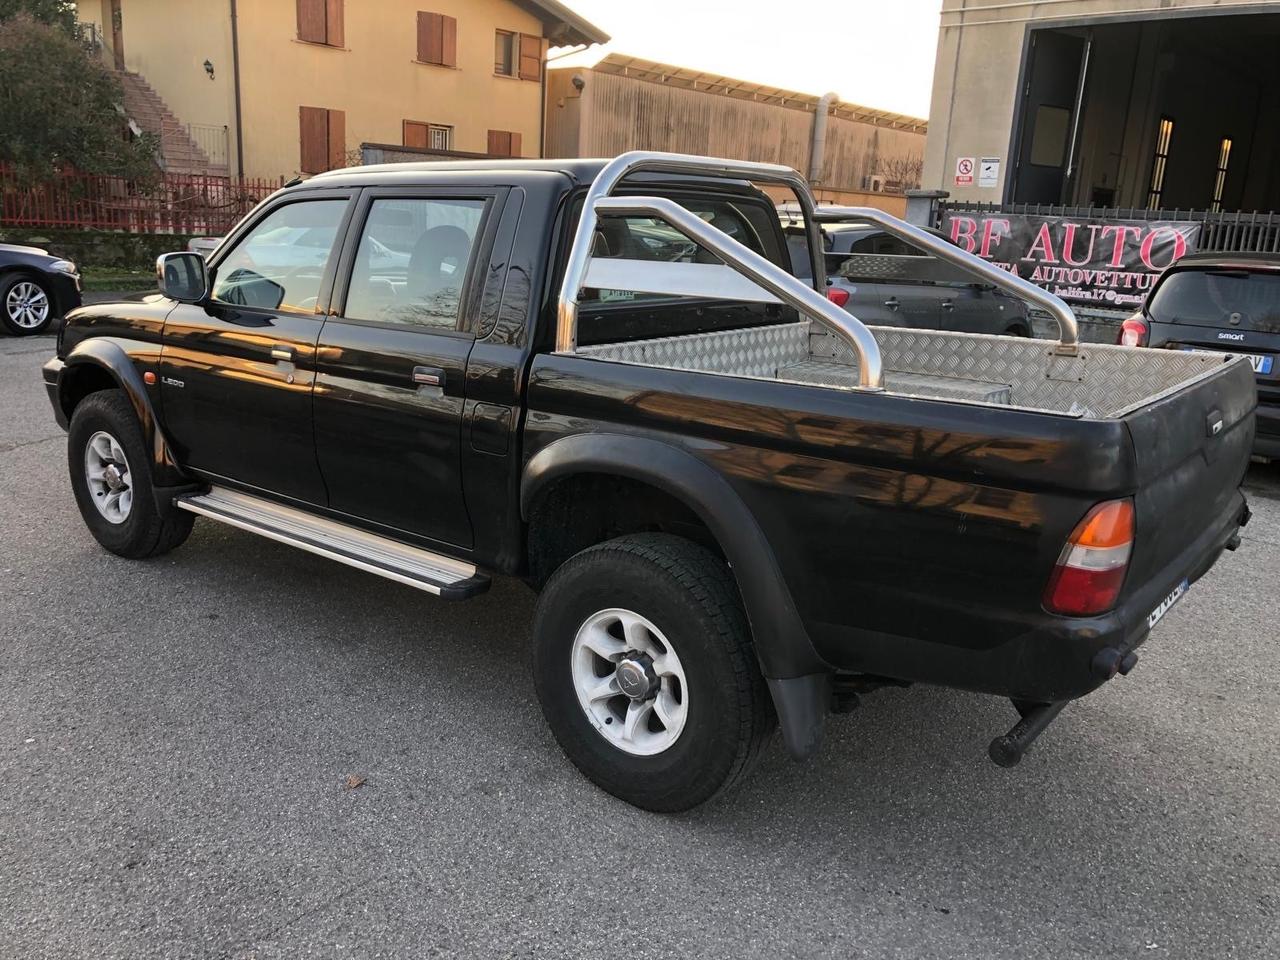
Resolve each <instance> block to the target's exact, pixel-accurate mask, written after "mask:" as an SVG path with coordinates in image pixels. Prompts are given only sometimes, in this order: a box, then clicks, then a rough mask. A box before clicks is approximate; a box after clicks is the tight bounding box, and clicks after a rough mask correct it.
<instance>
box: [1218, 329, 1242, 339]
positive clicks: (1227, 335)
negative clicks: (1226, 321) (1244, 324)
mask: <svg viewBox="0 0 1280 960" xmlns="http://www.w3.org/2000/svg"><path fill="white" fill-rule="evenodd" d="M1218 339H1219V340H1243V339H1244V334H1243V333H1232V332H1231V331H1230V330H1224V331H1222V333H1220V334H1218Z"/></svg>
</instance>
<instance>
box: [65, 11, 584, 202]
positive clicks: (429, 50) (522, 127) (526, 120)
mask: <svg viewBox="0 0 1280 960" xmlns="http://www.w3.org/2000/svg"><path fill="white" fill-rule="evenodd" d="M424 7H429V8H430V9H423V8H424ZM77 12H78V17H79V19H80V21H81V22H82V23H86V24H92V25H93V28H92V29H94V32H96V33H97V35H98V36H99V37H100V38H101V42H102V47H103V56H104V57H105V59H106V60H107V62H108V63H109V64H110V65H112V66H114V67H115V68H116V69H117V70H119V71H121V72H122V74H123V77H122V79H123V81H124V85H125V108H126V111H127V112H128V113H129V115H130V118H131V119H132V120H133V121H134V122H135V123H136V124H137V125H138V126H139V127H140V128H142V129H144V130H149V131H151V132H153V133H157V134H159V135H161V139H162V155H163V159H164V163H165V166H166V167H167V168H168V169H170V170H173V171H174V172H199V173H211V174H231V175H243V176H248V177H273V178H274V177H281V176H293V175H294V174H299V173H301V174H308V173H319V172H320V171H322V170H327V169H330V168H332V167H337V166H343V165H345V164H346V163H347V162H348V161H349V160H350V159H351V158H353V157H355V156H356V155H358V152H359V149H360V145H361V144H362V143H365V142H373V143H382V144H403V145H407V146H410V147H418V148H425V149H430V150H437V151H442V152H458V153H475V154H491V155H492V154H496V155H501V156H529V157H533V156H538V155H539V153H540V151H539V144H540V143H541V141H542V123H543V102H544V100H543V87H544V83H545V71H544V64H545V58H546V50H547V47H548V45H569V44H575V45H576V44H591V43H603V42H605V41H607V40H608V39H609V38H608V36H607V35H606V34H604V33H602V32H601V31H600V30H599V29H597V28H596V27H594V26H592V25H591V24H590V23H588V22H587V21H585V20H583V19H582V18H581V17H579V16H577V15H576V14H574V13H573V12H572V11H571V10H569V9H568V8H566V7H565V6H563V5H562V4H560V3H558V2H556V0H80V2H79V4H78V8H77Z"/></svg>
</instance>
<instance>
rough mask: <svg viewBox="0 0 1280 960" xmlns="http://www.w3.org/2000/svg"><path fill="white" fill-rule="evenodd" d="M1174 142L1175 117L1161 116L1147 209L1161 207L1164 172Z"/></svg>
mask: <svg viewBox="0 0 1280 960" xmlns="http://www.w3.org/2000/svg"><path fill="white" fill-rule="evenodd" d="M1172 142H1173V118H1172V117H1161V118H1160V126H1159V127H1158V128H1157V130H1156V154H1155V157H1154V158H1153V159H1152V161H1151V189H1150V190H1149V191H1147V209H1148V210H1158V209H1159V208H1160V196H1161V194H1163V193H1164V174H1165V169H1166V168H1167V167H1168V165H1169V145H1170V144H1171V143H1172Z"/></svg>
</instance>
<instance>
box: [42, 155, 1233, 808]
mask: <svg viewBox="0 0 1280 960" xmlns="http://www.w3.org/2000/svg"><path fill="white" fill-rule="evenodd" d="M758 183H765V184H772V185H782V186H787V187H790V188H791V189H792V190H793V191H794V192H795V193H796V196H797V200H798V202H799V203H800V204H801V206H802V208H803V209H804V211H805V217H806V224H807V229H808V231H809V237H810V258H811V267H812V269H811V276H810V279H809V281H808V283H805V282H803V281H801V280H798V279H797V278H796V277H795V276H794V275H793V273H792V271H791V268H790V260H789V257H788V251H787V242H786V237H785V236H784V235H783V233H782V230H781V227H780V225H779V222H778V218H777V216H776V213H775V211H774V207H773V204H772V203H771V202H770V200H769V199H768V198H767V197H766V195H765V194H764V192H762V190H761V189H759V187H758V186H756V184H758ZM820 221H827V222H836V221H845V222H870V223H874V224H876V225H877V226H879V227H880V228H881V229H884V230H887V231H889V232H892V233H894V234H895V235H898V236H901V237H903V238H904V239H909V240H911V242H913V243H916V244H918V245H922V246H924V247H925V248H930V245H931V244H934V245H937V246H936V248H935V249H931V252H933V253H935V255H937V256H940V257H943V258H946V259H950V260H951V261H952V262H953V263H956V264H958V265H962V266H965V267H966V268H968V269H970V270H972V271H973V272H974V273H975V275H976V276H978V277H979V278H980V279H982V280H983V281H984V282H990V283H994V284H997V285H1002V286H1003V287H1004V288H1005V289H1009V290H1012V291H1014V292H1018V293H1021V294H1024V295H1026V296H1028V297H1030V298H1032V299H1035V300H1038V302H1039V303H1040V305H1041V306H1043V307H1045V308H1046V309H1049V310H1051V311H1052V312H1053V314H1054V316H1055V317H1057V319H1058V321H1059V324H1060V327H1061V329H1062V340H1061V342H1058V343H1055V342H1052V341H1047V340H1030V339H1025V338H1018V337H995V336H984V335H978V334H967V333H956V332H947V331H939V330H927V329H903V328H868V327H866V326H864V325H863V324H861V323H860V322H859V321H858V320H856V319H855V318H854V317H852V316H850V315H849V314H848V313H846V312H845V311H843V310H840V309H839V308H838V307H836V306H835V305H834V304H833V303H831V302H830V301H828V300H827V299H826V298H825V297H824V295H823V292H824V291H825V276H824V268H823V258H822V246H821V239H820V233H819V230H820ZM673 234H678V235H679V237H676V238H675V239H674V240H673ZM680 237H683V238H684V239H683V240H681V239H680ZM943 248H946V249H943ZM157 269H158V274H159V282H160V291H161V292H160V293H159V294H158V295H155V296H151V297H149V298H146V299H144V300H143V301H142V302H135V303H128V304H114V305H112V304H108V305H98V306H93V307H87V308H83V309H80V310H77V311H75V312H74V313H72V315H71V316H70V317H69V318H68V319H67V322H66V325H65V326H64V328H63V330H62V333H61V335H60V337H59V341H58V348H57V357H56V358H55V359H52V360H50V361H49V363H48V364H47V365H46V366H45V368H44V379H45V382H46V384H47V387H48V391H49V396H50V398H51V400H52V402H53V408H54V412H55V415H56V417H57V419H58V421H59V422H60V423H61V424H62V425H63V426H64V427H67V428H68V429H69V433H70V436H69V443H68V459H69V468H70V477H71V484H72V488H73V490H74V493H75V497H76V500H77V503H78V505H79V509H80V512H81V514H82V515H83V517H84V520H85V522H86V524H87V525H88V527H89V530H90V531H91V533H92V534H93V535H94V537H96V538H97V540H98V542H99V543H101V544H102V545H103V546H104V547H105V548H106V549H108V550H110V551H112V552H114V553H117V554H120V555H121V556H125V557H148V556H153V555H155V554H158V553H162V552H164V551H166V550H170V549H172V548H174V547H176V546H177V545H179V544H180V543H182V542H183V540H184V539H185V538H186V537H187V535H188V534H189V532H190V531H191V528H192V522H193V520H194V519H195V517H197V516H203V517H208V518H212V519H213V520H217V521H221V522H225V523H229V524H232V525H234V526H237V527H240V528H242V529H244V530H247V531H250V532H252V533H256V534H260V535H262V536H266V537H270V538H273V539H276V540H279V541H283V542H284V543H288V544H291V545H294V546H297V547H300V548H302V549H304V550H309V551H312V552H314V553H317V554H320V555H323V556H326V557H330V558H333V559H335V560H338V561H341V562H343V563H347V564H350V565H353V566H355V567H358V568H360V569H363V570H366V571H369V572H371V573H375V574H379V575H382V576H385V577H390V578H392V579H395V580H397V581H400V582H401V583H404V584H407V585H409V586H411V587H416V588H419V589H421V590H424V591H426V592H429V593H432V594H436V595H438V596H439V597H441V598H443V599H454V600H461V599H465V598H467V597H471V596H474V595H475V594H477V593H480V592H481V591H483V590H484V589H485V588H486V587H487V586H488V584H489V578H490V577H491V576H493V575H506V576H514V577H521V578H524V579H525V580H526V581H527V582H528V583H529V584H530V585H531V586H532V587H533V588H534V589H535V590H537V591H539V592H540V597H539V602H538V608H537V614H536V621H535V623H534V625H533V667H532V671H531V676H532V679H533V681H534V685H535V686H536V689H537V694H538V697H539V699H540V701H541V703H542V707H543V710H544V713H545V715H546V718H547V720H548V722H549V724H550V726H551V728H552V730H553V732H554V734H555V736H556V738H557V739H558V740H559V742H560V744H561V746H562V747H563V749H564V751H565V753H566V754H567V755H568V757H569V759H570V760H572V761H573V762H574V763H575V764H576V765H577V766H578V767H579V768H580V769H581V770H582V771H583V772H584V773H585V774H586V775H587V776H588V777H589V778H591V779H592V780H593V781H595V782H596V783H597V784H599V785H600V786H602V787H603V788H604V789H606V790H608V791H610V792H612V793H614V794H616V795H617V796H619V797H622V798H624V799H626V800H628V801H630V802H632V803H634V804H637V805H639V806H642V807H646V808H649V809H653V810H679V809H685V808H688V807H690V806H693V805H695V804H698V803H700V802H702V801H704V800H706V799H708V798H710V797H712V796H713V795H715V794H716V793H718V792H719V791H720V790H722V789H724V788H725V787H727V786H728V785H729V784H731V783H733V782H734V781H735V780H737V779H738V778H739V777H740V776H741V775H742V774H743V773H744V772H745V771H746V770H747V769H749V768H750V766H751V763H752V760H753V759H754V757H755V756H756V755H757V753H758V752H759V750H760V748H761V745H762V743H763V742H764V741H765V740H766V738H767V736H768V735H769V733H770V732H771V730H772V729H773V727H774V725H775V723H776V724H777V725H779V726H780V727H781V730H782V734H783V739H784V743H785V745H786V747H787V749H788V750H789V751H790V752H791V753H792V754H793V755H795V756H797V757H804V756H806V755H809V754H811V753H812V752H813V751H814V750H815V749H816V748H817V746H818V744H819V741H820V739H821V733H822V729H823V725H824V718H825V716H826V715H827V713H828V712H830V711H832V710H833V709H834V710H841V709H847V708H848V707H850V706H851V705H853V704H854V703H856V702H857V698H858V697H860V696H862V695H865V694H866V693H868V692H870V691H872V690H874V689H876V688H878V687H883V686H886V685H906V684H909V683H915V682H919V683H929V684H941V685H945V686H950V687H957V688H963V689H967V690H974V691H981V692H986V693H990V694H995V695H998V696H1001V697H1007V698H1009V699H1010V700H1011V701H1013V704H1014V706H1015V707H1016V709H1017V711H1018V712H1019V713H1020V714H1021V719H1020V720H1018V721H1017V723H1016V724H1015V725H1014V726H1013V727H1012V729H1011V730H1010V731H1009V732H1008V733H1007V734H1005V735H1004V736H1001V737H998V738H997V739H995V740H994V741H993V742H992V744H991V747H990V753H991V756H992V758H993V759H995V760H996V762H998V763H1001V764H1003V765H1012V764H1013V763H1016V762H1017V760H1018V759H1019V757H1020V756H1021V754H1022V751H1023V750H1024V749H1025V748H1026V746H1027V745H1028V744H1029V743H1030V742H1031V741H1032V740H1034V739H1035V737H1036V736H1037V735H1039V733H1040V732H1041V731H1042V730H1043V729H1044V728H1045V726H1046V725H1047V724H1048V723H1049V722H1050V721H1051V720H1052V719H1053V718H1054V717H1055V716H1056V715H1057V714H1058V712H1059V711H1061V710H1062V708H1063V706H1064V705H1065V704H1066V703H1067V702H1068V701H1070V700H1071V699H1074V698H1077V697H1080V696H1083V695H1085V694H1087V693H1089V692H1090V691H1092V690H1094V689H1095V688H1097V687H1098V686H1100V685H1101V684H1103V683H1104V682H1106V681H1108V680H1109V679H1110V678H1112V677H1114V676H1115V675H1117V674H1118V673H1128V672H1129V671H1130V670H1131V669H1132V667H1133V666H1134V663H1135V662H1136V659H1137V654H1136V652H1135V651H1136V650H1137V648H1138V646H1139V645H1140V644H1141V643H1142V642H1143V641H1144V640H1145V639H1146V638H1147V636H1148V634H1149V632H1150V631H1151V629H1152V628H1153V627H1154V626H1155V624H1156V622H1157V621H1158V620H1159V619H1160V617H1161V616H1163V615H1164V613H1165V611H1167V610H1168V608H1169V607H1170V606H1171V605H1172V604H1173V603H1174V602H1176V601H1177V600H1178V599H1179V598H1180V597H1181V596H1182V594H1183V593H1184V592H1185V591H1186V589H1187V587H1188V585H1190V584H1192V583H1194V581H1195V580H1196V579H1197V578H1198V577H1200V576H1201V575H1202V574H1203V573H1204V572H1205V571H1206V570H1207V569H1208V568H1209V567H1210V566H1211V565H1212V564H1213V563H1214V562H1215V560H1216V559H1217V557H1218V556H1219V554H1220V553H1221V551H1222V550H1223V549H1224V548H1233V547H1234V546H1236V545H1237V544H1238V543H1239V540H1238V536H1237V528H1238V527H1239V526H1240V525H1241V524H1243V523H1244V522H1246V521H1247V519H1248V510H1247V507H1246V505H1245V501H1244V498H1243V496H1242V495H1241V493H1240V490H1239V485H1240V482H1241V480H1242V478H1243V475H1244V472H1245V469H1246V465H1247V463H1248V459H1249V448H1250V446H1251V444H1252V442H1253V432H1254V406H1255V402H1256V400H1255V391H1254V380H1253V371H1252V369H1250V367H1249V365H1248V364H1247V363H1246V362H1245V361H1243V360H1239V359H1236V358H1233V357H1230V356H1227V355H1210V354H1205V353H1195V352H1177V351H1163V350H1161V351H1155V350H1132V349H1128V348H1125V347H1119V346H1109V345H1108V346H1102V345H1097V346H1095V345H1080V344H1078V343H1077V342H1076V339H1075V328H1074V327H1075V325H1074V318H1073V317H1072V316H1071V313H1070V311H1069V310H1068V309H1067V308H1066V306H1065V305H1064V304H1062V302H1061V301H1059V300H1057V299H1056V298H1053V297H1051V296H1049V295H1048V294H1046V293H1044V292H1043V291H1040V290H1039V289H1038V288H1035V287H1031V286H1030V285H1029V284H1026V283H1025V282H1024V281H1021V280H1019V279H1018V278H1015V277H1012V276H1011V275H1009V274H1004V273H1001V272H1000V271H996V270H994V269H993V268H991V267H989V266H988V265H986V264H985V263H983V262H982V261H980V260H976V259H975V258H971V257H969V256H968V255H966V254H964V253H963V252H961V251H959V250H958V249H957V248H954V247H951V246H950V245H949V244H945V243H943V242H941V241H938V240H937V238H935V237H933V236H932V235H931V234H929V233H927V232H926V231H923V230H918V229H917V228H914V227H911V226H909V225H907V224H904V223H901V222H900V221H897V220H894V219H893V218H891V217H888V216H886V215H884V214H882V213H880V212H878V211H874V210H866V209H860V208H839V209H827V208H824V209H822V210H821V211H817V210H815V208H814V204H813V200H812V197H811V195H810V193H809V190H808V187H807V185H806V184H805V182H804V181H803V179H802V178H801V177H800V176H799V175H798V174H797V173H796V172H795V171H793V170H790V169H789V168H785V167H779V166H774V165H768V164H753V163H738V162H733V161H724V160H712V159H708V158H700V157H687V156H679V155H668V154H653V153H631V154H624V155H623V156H621V157H618V158H616V159H614V160H611V161H602V160H600V161H598V160H545V161H475V162H460V163H429V164H405V165H395V166H385V167H368V168H356V169H352V170H345V171H335V172H332V173H329V174H323V175H320V176H317V177H314V178H312V179H310V180H307V181H305V182H300V183H295V184H293V185H290V186H288V187H286V188H284V189H282V190H281V191H280V192H278V193H277V194H276V195H274V196H273V197H271V198H270V199H268V200H266V201H265V202H264V203H263V204H262V205H261V206H260V207H258V209H256V210H255V211H254V212H253V213H252V214H250V215H249V216H248V217H247V218H246V219H245V220H244V222H243V223H241V224H240V225H239V227H238V228H237V229H236V230H235V231H233V232H232V233H231V234H230V235H229V236H228V237H227V238H226V240H225V241H224V242H223V243H222V245H221V246H220V247H219V249H218V250H217V251H216V252H214V253H213V254H212V255H211V256H210V257H209V260H208V262H207V264H206V263H205V261H203V260H202V259H201V258H200V257H199V256H197V255H194V254H169V255H166V256H165V257H162V258H161V259H160V262H159V264H158V267H157ZM370 629H371V630H376V624H370Z"/></svg>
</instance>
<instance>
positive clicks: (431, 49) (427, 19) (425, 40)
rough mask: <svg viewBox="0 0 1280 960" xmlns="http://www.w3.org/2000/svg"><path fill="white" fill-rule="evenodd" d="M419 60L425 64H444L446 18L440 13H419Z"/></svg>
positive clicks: (423, 11) (420, 11) (421, 11)
mask: <svg viewBox="0 0 1280 960" xmlns="http://www.w3.org/2000/svg"><path fill="white" fill-rule="evenodd" d="M455 35H456V29H455ZM418 59H419V60H421V61H422V62H423V63H443V62H444V18H443V17H442V16H440V14H438V13H427V12H426V11H425V10H419V11H418Z"/></svg>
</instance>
